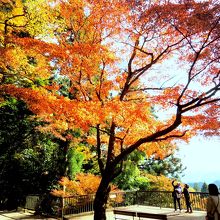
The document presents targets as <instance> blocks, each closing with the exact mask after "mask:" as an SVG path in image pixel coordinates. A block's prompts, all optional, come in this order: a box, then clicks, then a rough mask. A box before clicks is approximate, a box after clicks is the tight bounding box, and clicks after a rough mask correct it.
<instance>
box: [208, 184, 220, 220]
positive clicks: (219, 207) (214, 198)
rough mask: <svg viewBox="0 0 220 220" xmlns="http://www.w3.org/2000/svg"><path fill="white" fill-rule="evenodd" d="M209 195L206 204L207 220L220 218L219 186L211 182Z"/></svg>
mask: <svg viewBox="0 0 220 220" xmlns="http://www.w3.org/2000/svg"><path fill="white" fill-rule="evenodd" d="M208 191H209V197H208V199H207V204H206V212H207V215H206V220H219V219H220V196H219V192H218V187H217V186H216V185H215V184H213V183H211V184H209V185H208Z"/></svg>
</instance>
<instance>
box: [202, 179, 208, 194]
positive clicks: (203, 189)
mask: <svg viewBox="0 0 220 220" xmlns="http://www.w3.org/2000/svg"><path fill="white" fill-rule="evenodd" d="M201 192H203V193H207V192H208V184H207V183H206V182H204V183H203V184H202V187H201Z"/></svg>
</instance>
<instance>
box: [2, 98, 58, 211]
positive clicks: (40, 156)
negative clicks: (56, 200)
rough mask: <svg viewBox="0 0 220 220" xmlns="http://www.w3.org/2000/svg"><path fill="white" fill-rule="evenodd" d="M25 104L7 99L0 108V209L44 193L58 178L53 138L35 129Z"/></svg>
mask: <svg viewBox="0 0 220 220" xmlns="http://www.w3.org/2000/svg"><path fill="white" fill-rule="evenodd" d="M32 116H33V115H32V113H31V112H30V111H29V110H28V109H27V107H26V105H25V104H24V103H23V102H21V101H17V100H16V99H14V98H9V99H7V101H5V102H4V103H2V105H1V107H0V121H1V127H0V170H1V171H0V188H1V191H0V197H1V201H0V206H2V208H4V207H5V208H8V209H13V208H16V207H17V205H18V204H19V202H21V201H22V200H23V198H24V197H25V195H27V194H33V193H34V194H36V193H43V192H48V191H50V190H51V188H53V186H54V184H56V183H57V179H58V178H59V163H58V162H59V160H60V157H61V153H60V148H59V145H58V143H56V139H54V138H53V137H52V136H50V135H45V134H42V133H41V132H39V131H38V130H37V129H36V126H39V125H42V123H40V122H39V121H35V120H33V118H32Z"/></svg>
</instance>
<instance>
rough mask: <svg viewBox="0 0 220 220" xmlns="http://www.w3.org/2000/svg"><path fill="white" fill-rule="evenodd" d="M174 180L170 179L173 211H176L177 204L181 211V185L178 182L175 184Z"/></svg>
mask: <svg viewBox="0 0 220 220" xmlns="http://www.w3.org/2000/svg"><path fill="white" fill-rule="evenodd" d="M174 182H175V180H173V181H172V186H173V192H172V196H173V203H174V211H175V212H176V211H177V204H178V207H179V210H180V212H181V210H182V208H181V204H180V198H181V196H182V187H181V185H180V182H177V184H176V185H175V184H174Z"/></svg>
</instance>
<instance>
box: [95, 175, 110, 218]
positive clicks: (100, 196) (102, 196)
mask: <svg viewBox="0 0 220 220" xmlns="http://www.w3.org/2000/svg"><path fill="white" fill-rule="evenodd" d="M109 183H110V181H108V179H106V178H102V180H101V183H100V185H99V188H98V190H97V192H96V196H95V200H94V220H106V205H107V201H108V196H109V192H110V186H109Z"/></svg>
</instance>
